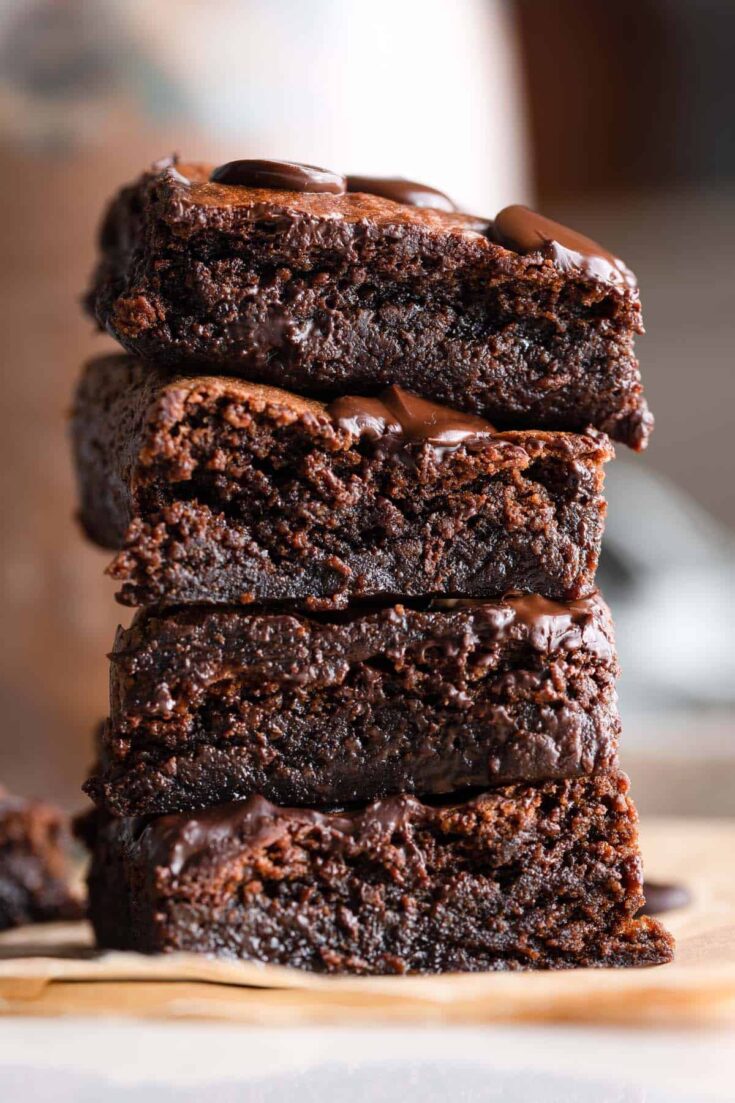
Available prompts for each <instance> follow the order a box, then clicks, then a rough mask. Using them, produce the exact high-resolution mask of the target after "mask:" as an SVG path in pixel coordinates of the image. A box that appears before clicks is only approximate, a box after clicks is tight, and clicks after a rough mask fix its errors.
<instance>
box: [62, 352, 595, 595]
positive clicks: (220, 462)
mask: <svg viewBox="0 0 735 1103" xmlns="http://www.w3.org/2000/svg"><path fill="white" fill-rule="evenodd" d="M73 435H74V445H75V450H76V460H77V470H78V475H79V487H80V496H81V519H82V523H83V525H84V527H85V529H86V531H87V533H88V534H89V535H90V536H91V538H92V539H93V540H96V541H97V542H98V543H100V544H102V545H103V546H106V547H110V548H115V549H120V551H119V554H118V555H117V556H116V558H115V559H114V561H113V564H112V566H111V569H110V573H111V574H112V576H113V577H114V578H116V579H118V580H119V581H120V582H122V590H121V593H120V599H121V600H122V601H123V602H124V603H126V604H131V605H151V604H172V603H178V602H182V603H183V602H217V603H226V602H239V603H243V602H253V601H256V602H266V601H287V600H288V601H291V602H298V603H300V604H302V605H303V604H305V603H306V604H308V605H309V606H310V607H323V608H329V607H332V608H334V607H337V606H340V605H345V604H347V602H348V601H350V600H353V601H354V600H357V599H362V600H365V599H375V598H383V599H385V598H386V597H388V598H392V597H395V596H399V597H408V596H422V595H426V594H432V593H439V594H443V595H457V596H468V597H493V596H499V595H502V594H503V593H505V592H506V591H508V590H509V589H516V590H521V591H525V592H531V593H539V594H543V595H544V596H547V597H549V598H554V599H559V600H571V599H575V598H577V597H580V596H583V595H585V594H587V593H589V592H590V591H591V590H592V589H593V587H594V574H595V569H596V566H597V558H598V553H599V549H600V542H601V538H602V531H603V522H604V513H605V503H604V500H603V497H602V484H603V470H602V469H603V465H604V463H605V462H606V461H607V460H608V459H609V458H610V456H611V455H612V451H611V448H610V445H609V442H608V439H607V437H605V436H604V435H603V434H600V433H598V432H597V431H595V430H590V431H589V432H588V433H586V434H571V433H559V432H547V431H543V430H525V431H521V430H508V431H504V432H499V431H497V430H495V428H494V427H493V426H492V425H491V424H490V423H489V422H487V421H485V420H484V419H480V418H477V417H475V416H472V415H467V414H458V413H457V412H456V411H452V410H449V409H447V408H446V407H441V406H438V405H436V404H434V403H430V402H428V401H426V400H422V399H420V398H417V397H416V396H412V395H410V394H409V393H408V392H405V391H403V390H402V389H401V388H398V387H393V388H389V389H388V390H387V391H385V392H383V395H382V397H381V398H364V397H362V398H355V397H347V396H344V397H342V398H340V399H337V400H336V401H335V402H333V403H331V404H330V405H329V406H324V405H323V404H322V403H319V402H317V401H315V400H307V399H304V398H301V397H298V396H296V395H293V394H290V393H288V392H286V391H280V390H276V389H274V388H270V387H263V386H260V385H258V384H252V383H245V382H243V381H241V380H238V379H234V378H232V377H223V376H219V377H218V376H200V377H191V376H186V377H176V378H170V377H168V376H167V375H166V374H165V373H163V372H161V371H160V370H158V369H155V368H154V367H152V366H151V365H143V364H141V363H140V361H136V360H133V359H131V358H128V357H124V356H111V357H105V358H102V359H99V360H94V361H92V362H91V363H90V364H89V365H88V366H87V368H86V371H85V372H84V375H83V377H82V380H81V382H80V385H79V388H78V392H77V397H76V403H75V410H74V418H73Z"/></svg>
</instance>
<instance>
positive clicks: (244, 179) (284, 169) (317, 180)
mask: <svg viewBox="0 0 735 1103" xmlns="http://www.w3.org/2000/svg"><path fill="white" fill-rule="evenodd" d="M210 180H211V181H212V182H213V183H215V184H240V185H241V186H243V187H246V188H280V189H282V190H283V191H305V192H306V191H308V192H329V193H330V194H331V195H343V194H344V192H345V191H346V187H347V184H346V181H345V177H344V176H341V175H340V174H339V173H338V172H330V171H329V169H321V168H317V166H316V165H301V164H299V163H298V162H296V161H228V163H227V164H226V165H220V166H219V167H218V168H216V169H214V171H213V172H212V175H211V177H210Z"/></svg>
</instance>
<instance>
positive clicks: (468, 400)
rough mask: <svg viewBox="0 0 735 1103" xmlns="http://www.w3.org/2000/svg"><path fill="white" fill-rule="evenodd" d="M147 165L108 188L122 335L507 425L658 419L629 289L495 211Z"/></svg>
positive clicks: (98, 281)
mask: <svg viewBox="0 0 735 1103" xmlns="http://www.w3.org/2000/svg"><path fill="white" fill-rule="evenodd" d="M209 174H210V167H209V166H206V165H183V164H179V165H178V166H177V167H176V169H174V168H172V167H171V166H168V167H162V168H160V169H157V170H154V171H152V172H149V173H146V174H144V175H143V176H142V177H141V178H140V179H139V180H138V181H137V182H136V183H135V184H133V185H132V186H130V187H126V188H124V189H123V190H122V191H121V192H120V194H119V195H118V196H117V198H116V199H115V200H114V202H113V203H112V205H111V207H110V209H109V211H108V213H107V216H106V218H105V221H104V225H103V227H102V232H101V235H100V248H101V260H100V263H99V265H98V268H97V271H96V274H95V276H94V279H93V282H92V287H91V290H90V292H89V294H88V297H87V303H88V308H89V310H90V312H92V313H93V314H94V315H96V317H97V319H98V321H99V323H100V325H101V326H102V327H103V328H105V329H107V330H108V331H109V332H110V333H111V334H112V335H113V336H114V337H115V338H117V340H118V341H120V342H121V343H122V345H123V346H124V347H125V348H127V349H128V350H129V351H130V352H133V353H135V354H136V355H139V356H141V357H143V358H145V359H148V360H151V361H157V362H158V363H160V364H164V363H165V364H169V365H173V366H176V367H180V366H182V365H185V366H186V367H187V368H189V369H192V368H193V369H196V370H202V369H203V368H207V370H210V371H211V370H213V368H214V369H216V370H217V371H220V372H233V373H234V374H238V375H242V376H244V377H246V378H248V379H252V380H256V381H263V382H268V383H272V384H275V385H278V386H283V387H288V388H289V389H292V390H294V391H298V392H300V393H303V394H309V395H315V396H318V397H323V396H332V397H333V396H337V395H340V394H345V393H358V394H359V393H366V394H367V393H374V392H375V391H377V390H380V389H381V388H382V387H384V386H386V385H388V384H391V383H398V384H401V385H402V386H404V387H406V388H407V389H408V390H411V391H414V392H415V393H417V394H421V395H424V396H426V397H429V398H434V399H436V400H437V401H440V402H445V403H447V404H448V405H450V406H455V407H457V408H461V409H466V410H469V411H473V412H475V413H479V414H482V415H484V416H486V417H488V418H489V419H490V420H491V421H493V422H495V423H496V424H498V425H505V426H508V425H511V426H530V427H539V426H542V427H549V428H555V429H567V430H572V431H582V430H584V429H585V428H586V427H587V426H588V425H594V426H596V427H597V428H599V429H602V430H604V431H605V432H607V433H609V434H610V435H611V436H612V437H613V438H615V439H616V440H620V441H623V442H625V443H626V444H629V445H630V446H631V447H633V448H642V447H644V446H645V443H646V441H647V438H648V435H649V433H650V431H651V428H652V419H651V416H650V414H649V413H648V409H647V406H646V403H645V400H644V398H643V396H642V390H641V383H640V376H639V371H638V364H637V361H636V359H635V355H634V348H633V339H634V334H636V333H639V332H642V329H641V322H640V305H639V301H638V295H637V292H636V291H635V290H634V289H631V288H629V287H627V286H625V285H615V284H612V283H609V282H606V281H605V280H602V279H596V278H594V277H592V276H590V274H589V273H586V272H585V271H583V270H581V269H578V268H574V267H571V268H567V269H566V270H562V269H561V268H560V267H559V266H558V265H557V264H555V263H554V260H553V256H552V254H553V248H552V247H551V246H549V248H546V247H542V248H540V249H539V251H537V252H535V253H532V254H530V255H519V254H518V253H516V252H514V251H512V250H509V249H506V248H504V247H503V246H502V245H500V244H498V243H497V242H496V241H494V240H493V228H492V223H489V222H488V221H486V220H483V219H478V218H474V217H471V216H469V215H464V214H457V213H447V212H445V211H438V210H429V209H426V208H423V209H420V208H417V207H410V206H406V205H403V204H400V203H395V202H393V201H392V200H390V199H386V198H381V197H379V196H374V195H364V194H360V193H356V194H347V195H327V194H310V193H306V194H304V193H300V194H297V193H294V192H288V191H276V190H271V189H252V188H245V187H233V186H226V185H221V184H216V183H209V182H208V179H209Z"/></svg>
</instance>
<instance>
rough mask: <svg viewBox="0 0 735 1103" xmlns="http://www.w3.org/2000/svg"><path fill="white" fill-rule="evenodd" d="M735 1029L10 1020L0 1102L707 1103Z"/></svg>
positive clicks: (724, 1071)
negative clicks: (360, 1026)
mask: <svg viewBox="0 0 735 1103" xmlns="http://www.w3.org/2000/svg"><path fill="white" fill-rule="evenodd" d="M734 1054H735V1033H733V1032H732V1031H727V1032H725V1031H719V1030H707V1031H702V1032H694V1031H686V1032H683V1031H671V1030H664V1031H660V1030H656V1031H642V1030H636V1031H632V1030H630V1031H627V1030H618V1029H615V1030H608V1029H605V1030H600V1029H589V1028H584V1027H527V1028H521V1027H504V1026H492V1027H488V1028H485V1029H465V1028H451V1027H447V1028H442V1029H440V1030H439V1029H434V1028H430V1029H419V1028H415V1029H414V1028H411V1029H405V1028H398V1029H390V1030H385V1029H381V1028H373V1029H352V1028H350V1029H339V1028H316V1027H309V1028H303V1029H283V1030H277V1029H271V1028H268V1029H261V1028H253V1027H236V1026H224V1025H214V1024H163V1023H152V1022H144V1023H130V1022H124V1021H119V1022H117V1021H105V1022H100V1021H90V1020H86V1019H69V1020H64V1021H59V1020H54V1021H52V1020H29V1019H4V1020H2V1021H0V1099H2V1100H3V1101H7V1103H11V1101H12V1103H15V1100H23V1101H24V1103H25V1101H33V1103H51V1101H53V1103H100V1100H104V1101H105V1103H129V1101H132V1100H134V1101H135V1103H172V1101H173V1100H176V1101H177V1103H179V1101H181V1103H199V1101H200V1100H201V1101H205V1100H206V1101H209V1100H212V1103H214V1101H215V1100H216V1103H235V1101H237V1103H255V1101H257V1103H292V1101H294V1100H296V1101H297V1103H333V1101H334V1103H347V1101H349V1103H363V1101H368V1100H369V1101H370V1103H376V1101H377V1103H384V1101H385V1103H393V1101H394V1100H395V1101H401V1103H404V1101H409V1100H414V1099H415V1100H421V1101H422V1103H433V1101H436V1103H465V1101H474V1100H483V1101H484V1100H489V1101H496V1100H497V1101H503V1103H521V1101H522V1103H706V1101H708V1100H718V1101H724V1100H728V1101H733V1100H735V1074H734V1071H733V1055H734Z"/></svg>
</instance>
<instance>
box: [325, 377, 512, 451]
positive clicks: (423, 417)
mask: <svg viewBox="0 0 735 1103" xmlns="http://www.w3.org/2000/svg"><path fill="white" fill-rule="evenodd" d="M327 413H328V414H329V415H330V417H331V418H332V420H333V421H334V423H335V425H338V426H339V427H340V429H346V430H347V431H348V432H349V433H352V435H353V436H355V437H366V438H367V439H368V440H371V441H379V440H384V439H386V438H392V439H393V440H394V441H396V440H397V441H405V442H408V443H412V444H428V445H429V446H430V447H431V448H432V449H433V450H434V452H435V453H436V455H437V456H438V457H439V458H441V457H442V456H443V455H445V454H446V453H447V452H452V451H454V450H455V449H456V448H458V447H459V446H460V444H467V443H469V442H470V441H477V440H481V439H484V438H487V437H492V436H494V434H495V429H494V428H493V426H492V425H491V424H490V422H489V421H485V419H484V418H481V417H476V416H475V415H474V414H464V413H460V412H459V411H458V410H451V409H449V407H447V406H439V405H438V404H437V403H435V402H429V401H428V400H427V399H425V398H419V397H418V395H414V394H411V392H410V391H405V390H404V389H403V387H398V386H392V387H388V388H386V390H384V391H382V392H381V394H380V395H379V396H378V397H377V398H363V397H358V396H355V395H346V396H345V397H343V398H337V399H335V401H334V402H332V403H331V404H330V405H329V406H328V407H327Z"/></svg>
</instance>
